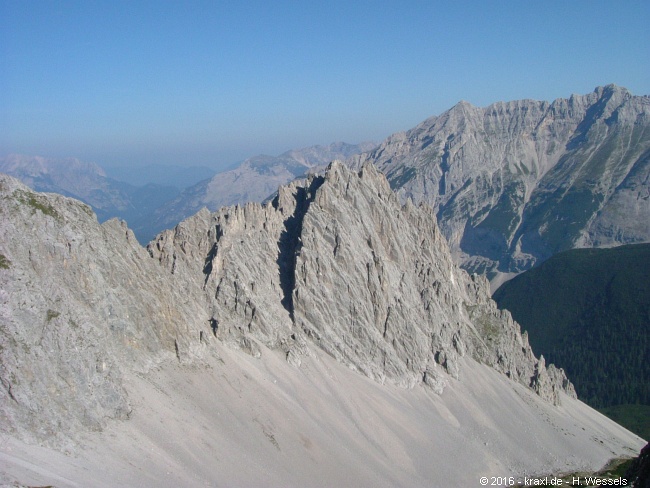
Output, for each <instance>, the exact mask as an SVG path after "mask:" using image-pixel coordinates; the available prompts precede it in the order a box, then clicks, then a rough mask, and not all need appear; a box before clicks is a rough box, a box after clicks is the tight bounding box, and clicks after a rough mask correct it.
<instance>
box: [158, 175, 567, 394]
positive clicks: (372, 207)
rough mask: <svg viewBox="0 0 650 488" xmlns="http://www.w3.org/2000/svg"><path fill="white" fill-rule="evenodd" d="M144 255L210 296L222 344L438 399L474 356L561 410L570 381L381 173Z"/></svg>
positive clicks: (169, 240) (207, 222)
mask: <svg viewBox="0 0 650 488" xmlns="http://www.w3.org/2000/svg"><path fill="white" fill-rule="evenodd" d="M148 249H149V252H150V253H151V255H152V256H153V257H154V258H155V259H156V260H158V261H159V262H160V263H162V264H163V265H164V266H165V267H166V268H167V269H168V270H169V272H170V273H173V274H174V275H175V276H177V277H178V279H180V280H181V281H182V282H184V283H186V287H187V289H192V288H194V289H196V288H198V287H202V289H203V291H204V293H205V295H206V301H207V302H208V303H209V306H210V307H211V311H210V314H211V319H210V320H211V324H212V328H213V333H214V334H215V335H216V336H217V337H218V338H220V339H222V340H224V341H228V342H231V343H233V344H236V345H238V346H239V347H242V348H244V349H246V350H249V351H251V352H253V354H256V353H258V349H259V348H257V347H256V346H255V344H256V343H258V342H259V343H262V344H264V345H265V346H267V347H270V348H282V349H283V350H284V351H285V353H286V354H287V358H288V359H289V360H290V361H291V362H292V363H294V364H299V363H300V357H301V355H302V354H308V353H309V352H308V351H309V347H312V346H309V347H307V345H308V344H310V345H316V346H318V347H320V348H321V349H323V350H325V351H326V352H328V353H329V354H330V355H332V356H333V357H335V358H336V359H337V360H339V361H341V362H343V363H345V364H347V365H348V366H349V367H350V368H353V369H355V370H358V371H360V372H362V373H363V374H365V375H367V376H369V377H371V378H373V379H375V380H377V381H379V382H382V383H383V382H390V383H393V384H397V385H400V386H403V387H412V386H414V385H415V384H418V383H420V382H424V383H426V384H428V385H430V386H432V387H433V388H434V389H436V390H438V391H441V390H442V389H443V388H444V385H445V383H446V382H447V381H449V378H450V377H456V378H457V377H459V375H462V372H461V371H460V368H459V365H458V358H459V357H462V356H464V355H470V356H471V357H473V358H475V359H477V360H479V361H481V362H484V363H487V364H489V365H491V366H493V367H494V368H496V369H498V370H499V371H502V372H503V373H505V374H507V375H508V376H510V377H511V378H513V379H514V380H516V381H520V382H522V383H524V384H526V385H527V386H530V387H531V388H535V389H536V391H538V392H539V393H540V395H542V396H544V397H545V398H547V399H549V400H551V401H557V399H558V392H559V391H560V390H562V389H563V385H562V383H563V381H565V380H566V379H565V378H564V377H562V374H560V373H558V374H555V375H550V376H549V374H548V371H547V369H546V367H545V365H544V362H543V360H540V361H538V360H537V359H536V358H535V356H534V355H533V353H532V351H531V349H530V346H529V345H528V341H527V338H526V336H522V335H521V334H520V331H519V326H518V325H517V324H516V323H514V322H513V321H512V319H511V318H510V316H509V314H508V313H507V312H501V311H499V310H497V308H496V306H495V305H494V303H493V302H492V301H491V299H490V298H489V286H488V283H487V281H486V280H485V279H483V278H481V277H479V276H476V275H474V276H471V277H470V276H469V275H467V273H465V272H464V271H462V270H461V269H459V268H458V267H457V266H456V265H455V264H454V263H453V261H452V259H451V256H450V254H449V250H448V247H447V244H446V241H445V239H444V237H443V236H442V234H441V233H440V231H439V230H438V226H437V224H436V218H435V214H434V213H433V212H432V210H431V209H430V208H429V207H428V206H421V207H415V206H414V205H413V204H412V203H410V202H407V204H406V205H405V206H402V205H401V204H400V203H399V201H398V199H397V197H396V196H395V195H394V193H393V192H392V191H391V190H390V187H389V185H388V182H387V180H386V179H385V178H384V177H383V175H381V174H380V173H379V172H378V171H377V170H376V169H375V168H374V167H373V166H372V165H366V166H364V167H363V168H362V169H361V170H360V172H359V173H358V174H357V173H355V172H352V171H350V170H348V169H347V168H346V167H345V166H344V165H342V164H340V163H333V164H332V165H331V166H330V167H329V169H328V170H327V172H326V173H325V176H313V177H311V178H310V179H309V180H308V181H307V182H306V183H305V184H304V185H300V184H297V183H294V184H291V185H289V186H287V187H283V188H280V190H279V192H278V195H277V197H276V198H275V199H274V200H273V201H272V202H269V203H268V204H266V205H264V206H262V205H260V204H253V203H249V204H246V205H245V206H243V207H229V208H224V209H221V210H220V211H218V212H217V213H215V214H213V215H212V216H210V215H209V214H208V213H207V212H203V213H200V214H198V215H197V216H195V217H193V218H191V219H188V220H187V221H185V222H183V223H182V224H180V225H179V226H178V227H177V228H176V229H175V230H174V231H166V232H164V233H162V234H161V235H160V236H159V237H158V239H157V240H156V241H153V242H152V243H151V244H150V245H149V247H148ZM197 256H199V257H201V258H199V259H197ZM203 257H205V258H203ZM565 386H567V389H568V390H569V391H571V389H570V386H569V384H568V383H566V384H565Z"/></svg>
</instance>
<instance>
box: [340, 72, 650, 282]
mask: <svg viewBox="0 0 650 488" xmlns="http://www.w3.org/2000/svg"><path fill="white" fill-rule="evenodd" d="M649 124H650V97H648V96H634V95H632V94H631V93H630V92H628V91H627V90H626V89H624V88H621V87H617V86H615V85H608V86H605V87H599V88H596V90H595V91H594V92H593V93H590V94H588V95H584V96H577V95H573V96H571V97H570V98H569V99H557V100H555V101H553V102H551V103H549V102H545V101H534V100H519V101H514V102H507V103H504V102H499V103H495V104H493V105H490V106H488V107H486V108H478V107H474V106H472V105H471V104H469V103H467V102H460V103H459V104H457V105H456V106H455V107H453V108H452V109H450V110H448V111H447V112H445V113H443V114H441V115H440V116H437V117H431V118H430V119H427V120H426V121H424V122H422V123H421V124H420V125H418V126H417V127H415V128H413V129H411V130H409V131H407V132H402V133H397V134H394V135H393V136H391V137H389V138H388V139H387V140H386V141H384V142H383V143H382V144H381V145H380V146H379V147H378V148H377V149H375V150H374V151H371V152H369V153H365V154H363V155H361V156H357V157H353V158H351V159H350V160H349V161H348V162H347V163H348V164H349V165H351V166H352V167H356V168H359V167H361V165H362V164H364V163H365V162H368V161H369V162H373V163H374V164H376V165H377V167H378V168H379V169H380V170H381V171H382V172H384V173H385V174H386V175H387V177H388V180H389V181H390V183H391V186H392V187H393V188H395V189H396V190H397V191H398V193H399V195H400V198H401V199H402V201H405V200H406V199H407V198H411V199H413V201H414V202H416V203H418V202H428V203H430V204H431V205H432V206H433V207H434V209H435V211H436V214H437V216H438V222H439V225H440V227H441V230H442V232H443V234H444V235H445V237H446V238H447V240H448V242H449V244H450V247H451V250H452V253H453V254H454V256H455V257H456V258H458V261H459V262H460V263H461V265H462V266H463V267H464V268H465V269H467V270H469V271H470V272H474V271H476V272H479V273H484V274H488V276H489V277H490V278H491V279H493V278H494V277H495V276H496V275H500V274H506V275H508V274H509V275H512V274H516V273H519V272H521V271H523V270H526V269H528V268H530V267H532V266H533V265H535V264H536V263H539V262H541V261H543V260H545V259H547V258H548V257H550V256H551V255H553V254H555V253H556V252H558V251H562V250H566V249H571V248H575V247H609V246H614V245H618V244H626V243H634V242H647V241H649V240H650V224H649V222H650V198H649V197H650V130H649Z"/></svg>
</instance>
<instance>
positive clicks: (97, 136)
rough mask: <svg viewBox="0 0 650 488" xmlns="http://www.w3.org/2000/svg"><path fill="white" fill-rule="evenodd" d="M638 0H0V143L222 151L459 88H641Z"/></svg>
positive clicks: (315, 135)
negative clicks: (617, 0) (180, 0)
mask: <svg viewBox="0 0 650 488" xmlns="http://www.w3.org/2000/svg"><path fill="white" fill-rule="evenodd" d="M648 25H650V3H648V2H647V1H621V2H611V1H609V2H608V1H572V2H566V1H549V2H543V3H538V2H420V1H417V2H416V1H411V2H370V1H360V2H352V3H348V2H338V1H336V2H327V3H326V2H284V1H281V2H258V1H252V2H250V1H249V2H230V1H225V2H200V1H190V2H171V1H165V2H125V1H112V2H102V1H100V2H81V1H72V2H65V3H60V2H45V1H30V2H25V1H12V0H0V46H1V47H0V56H1V63H0V64H1V65H2V69H0V87H2V89H0V156H4V155H7V154H9V153H23V154H39V155H43V156H46V157H78V158H81V159H84V160H90V161H95V162H97V163H99V164H101V165H109V166H110V165H120V164H122V165H127V164H129V165H134V164H152V163H161V164H185V165H208V166H211V167H214V168H217V169H219V168H223V167H225V166H227V165H229V164H232V163H233V162H234V161H237V160H241V159H244V158H246V157H249V156H252V155H254V154H258V153H267V154H272V155H276V154H279V153H281V152H283V151H285V150H287V149H291V148H298V147H305V146H310V145H315V144H327V143H329V142H333V141H345V142H350V143H357V142H361V141H366V140H373V141H377V142H379V141H380V140H382V139H383V138H384V137H386V136H387V135H389V134H391V133H393V132H395V131H399V130H406V129H409V128H411V127H413V126H414V125H416V124H417V123H419V122H420V121H422V120H424V119H426V118H427V117H430V116H431V115H434V114H438V113H440V112H442V111H444V110H446V109H448V108H449V107H451V106H453V105H454V104H455V103H457V102H458V101H459V100H461V99H462V100H467V101H469V102H470V103H472V104H474V105H478V106H485V105H488V104H490V103H493V102H496V101H499V100H515V99H525V98H532V99H538V100H553V99H555V98H558V97H567V96H569V95H570V94H572V93H581V94H582V93H588V92H590V91H591V90H593V89H594V87H595V86H597V85H604V84H608V83H616V84H618V85H621V86H625V87H626V88H628V89H629V90H631V91H632V92H633V93H634V94H637V95H643V94H650V70H648V68H647V60H648V59H650V33H649V31H648V29H647V26H648Z"/></svg>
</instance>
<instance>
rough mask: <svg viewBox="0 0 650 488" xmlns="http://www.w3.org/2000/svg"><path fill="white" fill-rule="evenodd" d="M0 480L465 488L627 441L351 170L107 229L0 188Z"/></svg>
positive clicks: (426, 215) (581, 461) (413, 210)
mask: <svg viewBox="0 0 650 488" xmlns="http://www.w3.org/2000/svg"><path fill="white" fill-rule="evenodd" d="M0 213H1V219H0V235H1V236H2V237H1V238H0V385H1V386H0V431H1V433H2V434H1V437H0V439H1V442H0V483H6V484H11V483H14V484H16V483H20V484H23V485H32V486H33V485H53V486H57V487H63V486H138V485H139V486H408V487H413V486H427V487H430V486H440V487H449V486H479V478H480V477H481V476H513V477H521V476H523V475H534V474H540V475H541V474H549V473H559V472H572V471H577V470H595V469H598V468H600V467H602V466H603V465H604V464H605V463H606V462H607V461H608V460H609V459H611V458H614V457H626V456H634V455H636V454H637V453H638V451H639V449H640V448H641V447H642V446H643V444H644V442H643V441H642V440H641V439H640V438H638V437H637V436H635V435H633V434H631V433H630V432H628V431H626V430H625V429H623V428H622V427H620V426H618V425H617V424H615V423H613V422H612V421H610V420H608V419H606V418H605V417H603V416H602V415H600V414H598V413H597V412H595V411H594V410H592V409H591V408H589V407H587V406H586V405H584V404H583V403H581V402H579V401H578V400H576V399H575V392H574V390H573V386H572V385H571V383H570V382H569V380H568V379H567V378H566V376H565V375H564V372H563V371H562V370H559V369H557V368H555V367H554V366H552V365H546V364H545V361H544V359H543V358H541V357H536V356H535V354H534V352H533V351H532V349H531V348H530V346H529V344H528V338H527V336H526V335H525V334H523V335H522V334H521V332H520V329H519V326H518V324H517V323H516V322H514V321H513V320H512V319H511V317H510V314H509V313H508V312H505V311H500V310H498V309H497V308H496V305H495V303H494V302H493V301H492V300H491V299H490V293H489V283H488V281H487V280H486V279H485V278H484V277H482V276H479V275H471V276H470V275H468V274H467V273H466V272H465V271H463V270H462V269H460V268H459V267H458V266H457V265H456V264H455V263H454V261H453V260H452V257H451V254H450V251H449V248H448V246H447V242H446V240H445V238H444V236H443V234H442V232H441V231H440V230H439V228H438V224H437V222H436V214H435V212H434V210H432V209H431V208H430V207H428V206H426V205H424V206H415V205H413V204H412V203H410V202H407V203H406V204H405V205H402V204H401V203H400V201H399V200H398V198H397V196H396V195H395V194H394V193H393V192H392V191H391V189H390V187H389V183H388V181H387V180H386V178H385V177H384V176H383V175H382V174H381V173H379V172H378V171H377V170H376V169H375V167H374V166H373V165H371V164H365V165H363V166H362V167H361V168H360V169H359V171H358V172H357V171H352V170H350V169H348V168H347V167H346V166H344V165H342V164H340V163H334V164H332V165H331V166H330V167H329V168H328V170H327V171H326V172H325V173H324V175H320V176H312V177H310V178H309V179H307V180H306V181H304V182H303V183H293V184H291V185H289V186H286V187H282V188H280V190H279V191H278V194H277V196H276V198H275V199H274V200H273V201H271V202H269V203H267V204H265V205H261V204H257V203H250V204H247V205H244V206H239V207H226V208H222V209H220V210H219V211H217V212H216V213H212V214H211V213H210V212H208V211H207V210H202V211H201V212H199V213H198V214H196V215H195V216H193V217H191V218H189V219H187V220H185V221H184V222H182V223H181V224H180V225H178V226H177V227H176V228H175V229H174V230H169V231H165V232H163V233H162V234H160V235H159V236H158V237H157V238H156V239H155V240H154V241H152V242H151V243H150V244H149V246H148V247H147V248H146V249H145V248H143V247H141V246H140V244H139V243H138V242H137V240H136V239H135V236H134V234H133V233H132V232H131V231H130V230H129V229H128V227H127V226H126V224H124V223H122V222H119V221H117V220H109V221H107V222H105V223H104V224H99V223H98V222H97V218H96V216H95V215H94V214H93V212H92V210H91V209H90V207H88V206H87V205H85V204H83V203H81V202H79V201H76V200H73V199H70V198H66V197H63V196H60V195H55V194H39V193H34V192H33V191H31V190H30V189H28V188H27V187H26V186H24V185H22V184H21V183H19V182H18V181H17V180H15V179H13V178H10V177H6V176H1V177H0Z"/></svg>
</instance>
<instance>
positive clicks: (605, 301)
mask: <svg viewBox="0 0 650 488" xmlns="http://www.w3.org/2000/svg"><path fill="white" fill-rule="evenodd" d="M494 299H495V300H496V302H497V304H498V306H499V308H506V309H508V310H510V312H511V313H512V315H513V317H514V319H515V320H517V321H518V322H519V323H520V324H521V326H522V329H523V330H526V331H527V332H528V335H529V340H530V343H531V345H532V347H533V350H534V351H535V353H536V354H543V355H544V357H545V358H546V359H547V361H548V362H552V363H555V364H556V365H558V366H560V367H562V368H564V369H565V370H566V372H567V375H568V377H569V378H570V379H571V381H572V382H573V383H574V385H575V387H576V391H577V393H578V397H579V398H580V399H582V400H583V401H585V402H586V403H588V404H589V405H591V406H593V407H596V408H600V409H604V410H603V411H604V412H605V413H606V414H610V415H614V414H615V415H616V416H617V418H615V420H616V421H618V422H620V423H621V424H622V425H624V426H626V427H628V428H629V429H631V430H633V431H635V432H637V433H638V434H639V435H642V434H641V431H640V430H638V429H639V428H640V427H642V426H641V424H639V422H636V421H635V420H634V418H635V416H636V415H637V413H635V411H634V409H630V408H624V407H619V408H618V409H617V410H610V409H605V407H612V406H614V405H624V404H626V405H632V406H634V405H637V406H650V244H636V245H628V246H620V247H617V248H612V249H576V250H571V251H566V252H563V253H560V254H557V255H555V256H553V257H552V258H550V259H549V260H548V261H546V262H544V263H543V264H542V265H541V266H539V267H538V268H534V269H532V270H529V271H527V272H525V273H523V274H521V275H519V276H517V277H516V278H514V279H512V280H511V281H509V282H507V283H504V284H503V285H502V286H501V288H499V289H498V290H497V291H496V292H495V294H494ZM649 408H650V407H649ZM612 418H614V417H612ZM646 429H647V425H646ZM641 430H643V428H641ZM645 432H646V433H645V436H647V435H648V434H647V430H646V431H645ZM646 438H647V437H646Z"/></svg>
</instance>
